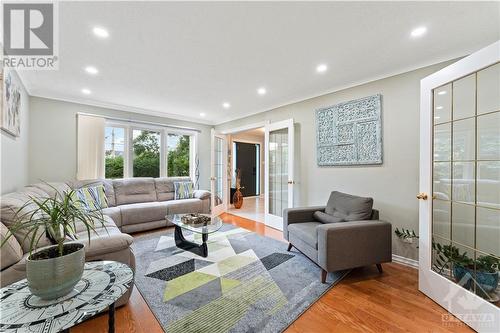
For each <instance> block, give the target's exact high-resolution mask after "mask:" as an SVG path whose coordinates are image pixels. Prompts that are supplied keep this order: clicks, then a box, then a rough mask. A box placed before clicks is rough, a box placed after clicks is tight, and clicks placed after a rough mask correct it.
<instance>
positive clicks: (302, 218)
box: [283, 206, 325, 239]
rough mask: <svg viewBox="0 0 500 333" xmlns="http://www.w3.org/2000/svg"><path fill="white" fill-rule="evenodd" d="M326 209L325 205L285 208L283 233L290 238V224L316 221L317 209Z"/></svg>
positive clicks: (286, 237)
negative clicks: (315, 213)
mask: <svg viewBox="0 0 500 333" xmlns="http://www.w3.org/2000/svg"><path fill="white" fill-rule="evenodd" d="M317 210H319V211H322V212H324V211H325V206H314V207H299V208H285V209H284V210H283V235H284V237H285V239H288V225H289V224H292V223H303V222H311V221H314V218H313V214H314V212H315V211H317Z"/></svg>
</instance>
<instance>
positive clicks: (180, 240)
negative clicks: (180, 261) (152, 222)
mask: <svg viewBox="0 0 500 333" xmlns="http://www.w3.org/2000/svg"><path fill="white" fill-rule="evenodd" d="M184 215H186V214H173V215H167V216H166V217H165V218H166V219H167V221H169V222H171V223H173V224H174V225H175V231H174V239H175V245H176V246H177V247H178V248H180V249H183V250H185V251H189V252H192V253H194V254H197V255H199V256H201V257H204V258H206V257H207V256H208V246H207V240H208V234H211V233H214V232H216V231H217V230H219V229H220V228H221V227H222V220H221V219H220V218H219V217H217V216H215V217H211V219H210V221H207V222H204V223H199V224H191V223H185V222H183V221H182V216H184ZM201 215H205V214H201ZM205 216H208V217H210V215H205ZM182 229H185V230H188V231H191V232H193V233H197V234H201V240H202V243H201V244H197V243H193V242H191V241H188V240H187V239H186V238H185V237H184V235H183V234H182Z"/></svg>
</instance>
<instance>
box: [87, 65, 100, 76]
mask: <svg viewBox="0 0 500 333" xmlns="http://www.w3.org/2000/svg"><path fill="white" fill-rule="evenodd" d="M85 71H86V72H87V73H89V74H92V75H96V74H97V73H99V71H98V70H97V68H95V67H94V66H87V67H85Z"/></svg>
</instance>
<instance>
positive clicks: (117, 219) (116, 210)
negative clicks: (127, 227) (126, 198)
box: [102, 207, 122, 228]
mask: <svg viewBox="0 0 500 333" xmlns="http://www.w3.org/2000/svg"><path fill="white" fill-rule="evenodd" d="M102 213H103V215H105V216H109V217H110V218H111V219H112V220H113V222H114V223H115V225H116V226H117V227H118V228H120V227H121V226H122V212H121V209H120V207H108V208H104V209H103V210H102Z"/></svg>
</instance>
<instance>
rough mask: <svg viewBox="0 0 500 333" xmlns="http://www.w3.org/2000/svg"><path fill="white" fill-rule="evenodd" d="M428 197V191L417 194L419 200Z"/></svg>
mask: <svg viewBox="0 0 500 333" xmlns="http://www.w3.org/2000/svg"><path fill="white" fill-rule="evenodd" d="M427 198H428V195H427V193H424V192H421V193H419V194H417V199H418V200H427Z"/></svg>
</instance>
